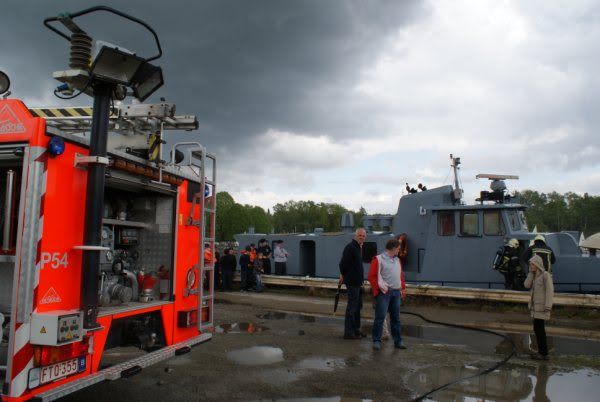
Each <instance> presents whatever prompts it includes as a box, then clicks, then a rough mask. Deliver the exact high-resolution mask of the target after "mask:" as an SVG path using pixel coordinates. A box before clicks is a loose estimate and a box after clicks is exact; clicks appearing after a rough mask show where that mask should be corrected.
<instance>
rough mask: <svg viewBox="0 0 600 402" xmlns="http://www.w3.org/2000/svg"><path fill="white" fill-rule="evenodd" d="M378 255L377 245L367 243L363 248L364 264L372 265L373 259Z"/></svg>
mask: <svg viewBox="0 0 600 402" xmlns="http://www.w3.org/2000/svg"><path fill="white" fill-rule="evenodd" d="M376 255H377V243H375V242H372V241H366V242H364V243H363V246H362V256H363V262H366V263H370V262H371V260H372V259H373V257H375V256H376Z"/></svg>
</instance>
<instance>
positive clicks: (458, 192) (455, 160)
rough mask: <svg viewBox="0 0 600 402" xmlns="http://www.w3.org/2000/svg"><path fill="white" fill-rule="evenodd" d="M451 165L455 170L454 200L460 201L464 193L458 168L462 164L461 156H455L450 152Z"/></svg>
mask: <svg viewBox="0 0 600 402" xmlns="http://www.w3.org/2000/svg"><path fill="white" fill-rule="evenodd" d="M450 162H451V163H450V166H452V170H453V172H454V192H453V196H454V201H455V202H458V201H460V200H461V199H462V195H463V190H462V188H460V184H459V180H458V170H459V169H460V168H459V165H460V158H459V157H454V156H453V155H452V154H450Z"/></svg>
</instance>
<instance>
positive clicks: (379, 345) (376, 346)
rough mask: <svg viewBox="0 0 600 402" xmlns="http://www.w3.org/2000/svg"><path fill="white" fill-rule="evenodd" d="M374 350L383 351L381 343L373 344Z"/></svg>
mask: <svg viewBox="0 0 600 402" xmlns="http://www.w3.org/2000/svg"><path fill="white" fill-rule="evenodd" d="M373 350H381V342H373Z"/></svg>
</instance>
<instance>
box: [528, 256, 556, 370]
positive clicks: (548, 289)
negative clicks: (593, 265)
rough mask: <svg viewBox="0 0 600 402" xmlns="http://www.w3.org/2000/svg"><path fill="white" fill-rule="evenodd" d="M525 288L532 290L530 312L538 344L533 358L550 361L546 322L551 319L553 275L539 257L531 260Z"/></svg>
mask: <svg viewBox="0 0 600 402" xmlns="http://www.w3.org/2000/svg"><path fill="white" fill-rule="evenodd" d="M525 287H526V288H527V289H531V290H530V294H531V298H530V299H529V310H530V311H531V316H532V317H533V331H534V332H535V337H536V339H537V344H538V353H537V354H535V355H533V356H532V357H533V358H534V359H537V360H547V359H548V344H547V343H546V328H545V321H547V320H549V319H550V312H551V311H552V302H553V298H554V284H553V283H552V275H550V274H549V273H548V272H547V271H546V270H545V269H544V262H543V260H542V258H541V257H540V256H538V255H534V256H533V257H532V258H531V259H530V260H529V274H528V275H527V278H526V279H525Z"/></svg>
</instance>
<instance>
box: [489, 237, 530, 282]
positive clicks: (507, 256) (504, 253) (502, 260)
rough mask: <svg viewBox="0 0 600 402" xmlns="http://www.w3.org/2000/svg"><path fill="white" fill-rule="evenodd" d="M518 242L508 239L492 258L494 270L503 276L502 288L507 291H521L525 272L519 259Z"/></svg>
mask: <svg viewBox="0 0 600 402" xmlns="http://www.w3.org/2000/svg"><path fill="white" fill-rule="evenodd" d="M519 254H520V253H519V241H518V240H517V239H510V240H509V241H508V243H507V244H505V245H504V246H502V247H500V248H499V249H498V251H497V252H496V256H495V258H494V265H493V268H494V270H496V271H498V272H500V273H501V274H502V275H504V288H505V289H507V290H523V289H524V288H523V281H524V280H525V272H524V271H523V267H521V260H520V258H519Z"/></svg>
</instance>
